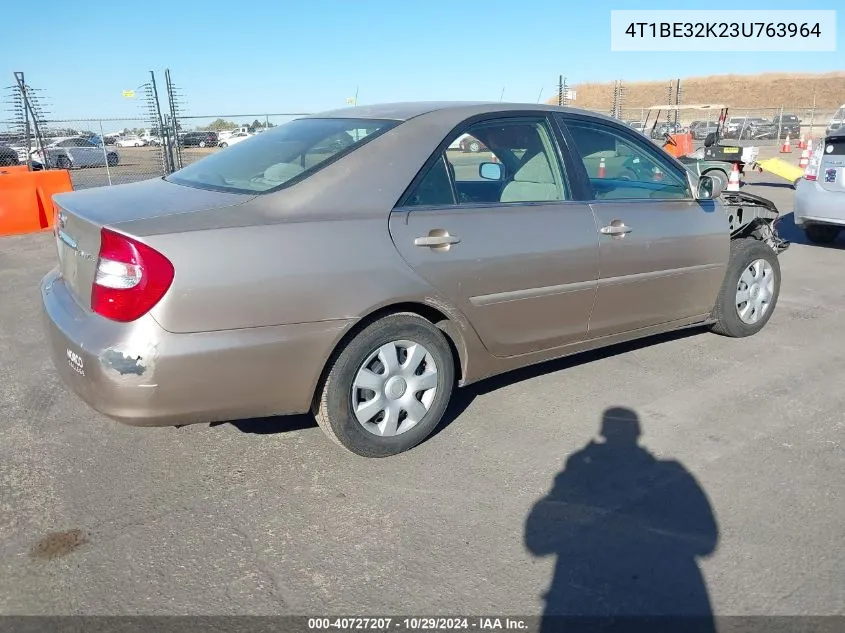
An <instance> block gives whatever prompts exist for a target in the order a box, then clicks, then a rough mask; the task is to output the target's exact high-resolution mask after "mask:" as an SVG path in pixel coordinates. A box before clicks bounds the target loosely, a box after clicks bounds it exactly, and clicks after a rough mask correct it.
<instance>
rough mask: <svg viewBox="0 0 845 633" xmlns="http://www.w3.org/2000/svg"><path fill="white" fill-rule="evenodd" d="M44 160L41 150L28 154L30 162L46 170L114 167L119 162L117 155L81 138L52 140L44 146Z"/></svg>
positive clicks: (89, 140) (111, 150)
mask: <svg viewBox="0 0 845 633" xmlns="http://www.w3.org/2000/svg"><path fill="white" fill-rule="evenodd" d="M44 150H45V152H46V154H47V158H46V160H45V159H44V155H43V154H42V152H41V150H39V149H35V150H33V151H32V153H31V154H30V155H31V156H32V162H33V163H34V164H36V165H39V166H41V167H44V166H45V164H46V166H47V167H48V168H53V167H55V168H58V169H75V168H82V167H105V166H106V165H108V166H109V167H114V166H115V165H117V164H118V162H120V157H119V156H118V153H117V152H116V151H114V150H113V149H109V148H107V147H106V148H104V147H103V146H102V145H98V144H96V143H94V142H92V141H91V139H88V138H85V137H83V136H71V137H68V138H60V139H53V140H50V141H47V142H46V143H45V146H44Z"/></svg>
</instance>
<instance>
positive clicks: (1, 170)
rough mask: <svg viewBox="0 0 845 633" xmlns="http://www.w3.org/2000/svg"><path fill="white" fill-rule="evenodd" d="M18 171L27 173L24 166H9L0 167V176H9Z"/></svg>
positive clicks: (26, 168)
mask: <svg viewBox="0 0 845 633" xmlns="http://www.w3.org/2000/svg"><path fill="white" fill-rule="evenodd" d="M19 171H29V167H27V166H26V165H9V166H6V167H0V174H11V173H17V172H19Z"/></svg>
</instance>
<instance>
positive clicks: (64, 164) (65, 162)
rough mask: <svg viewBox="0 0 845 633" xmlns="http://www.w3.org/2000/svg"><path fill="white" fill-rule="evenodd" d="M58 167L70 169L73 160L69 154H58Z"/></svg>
mask: <svg viewBox="0 0 845 633" xmlns="http://www.w3.org/2000/svg"><path fill="white" fill-rule="evenodd" d="M56 167H57V168H58V169H70V168H71V162H70V159H69V158H68V157H67V156H57V157H56Z"/></svg>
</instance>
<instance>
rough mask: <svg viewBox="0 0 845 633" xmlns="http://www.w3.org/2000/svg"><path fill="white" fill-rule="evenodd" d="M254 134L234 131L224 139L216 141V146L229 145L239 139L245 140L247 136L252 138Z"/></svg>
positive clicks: (238, 141)
mask: <svg viewBox="0 0 845 633" xmlns="http://www.w3.org/2000/svg"><path fill="white" fill-rule="evenodd" d="M253 136H254V134H250V133H249V132H234V133H233V134H231V135H229V136H227V137H226V138H225V139H223V140H222V141H220V142H219V143H217V146H218V147H229V145H237V144H238V143H240V142H241V141H245V140H247V139H248V138H252V137H253Z"/></svg>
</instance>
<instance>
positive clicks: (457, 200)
mask: <svg viewBox="0 0 845 633" xmlns="http://www.w3.org/2000/svg"><path fill="white" fill-rule="evenodd" d="M464 132H467V133H469V134H471V135H472V136H473V137H474V138H477V139H478V140H479V141H480V142H481V143H482V144H483V147H484V149H483V150H482V151H480V152H473V151H471V150H470V151H466V152H465V151H463V150H462V149H460V148H457V149H448V150H445V151H443V152H441V153H439V154H438V155H437V156H434V157H432V159H431V160H430V161H429V162H428V163H427V166H426V167H425V168H424V170H423V171H422V172H421V175H420V177H419V178H418V179H417V182H416V183H415V184H414V186H413V187H412V188H411V189H410V190H409V193H408V194H407V195H406V196H404V197H403V200H402V201H400V205H399V206H397V208H396V209H395V210H394V212H393V213H392V214H391V217H390V232H391V235H392V237H393V241H394V243H395V244H396V247H397V249H398V250H399V252H400V253H401V255H402V256H403V258H404V259H405V261H406V262H407V263H408V264H409V265H410V266H411V267H412V268H413V269H414V270H415V271H416V273H417V274H419V275H420V276H421V277H422V278H423V279H425V280H426V281H427V282H428V283H429V284H430V285H431V286H432V287H433V288H434V289H435V290H436V291H437V292H438V293H439V294H440V295H441V296H442V298H444V299H445V300H447V301H449V302H450V303H452V305H454V306H455V307H456V308H458V309H459V310H461V311H462V312H463V314H464V315H465V316H466V317H467V318H468V319H469V320H470V322H471V323H472V325H473V326H474V327H475V329H476V332H477V333H478V335H479V337H480V338H481V340H482V342H483V343H484V345H485V346H486V347H487V349H488V350H489V351H490V353H491V354H494V355H496V356H513V355H517V354H525V353H530V352H534V351H539V350H544V349H549V348H554V347H560V346H563V345H567V344H570V343H574V342H577V341H580V340H583V339H584V337H585V336H586V334H587V325H588V322H589V316H590V311H591V309H592V307H593V301H594V299H595V292H596V277H597V275H598V234H597V232H596V224H595V220H594V216H593V213H592V211H591V210H590V208H589V206H588V205H587V204H586V203H584V202H576V201H572V200H571V196H570V193H569V191H570V189H569V186H568V184H567V182H566V180H565V178H564V176H563V170H562V169H561V165H560V161H559V159H558V148H557V143H556V141H555V138H554V135H553V134H552V132H551V128H550V125H549V122H548V121H547V120H546V119H545V118H534V119H525V118H520V119H499V120H493V121H482V122H477V123H475V124H474V125H473V126H471V127H469V128H468V129H465V130H461V131H460V132H458V133H456V135H455V136H458V135H460V134H462V133H464Z"/></svg>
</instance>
